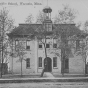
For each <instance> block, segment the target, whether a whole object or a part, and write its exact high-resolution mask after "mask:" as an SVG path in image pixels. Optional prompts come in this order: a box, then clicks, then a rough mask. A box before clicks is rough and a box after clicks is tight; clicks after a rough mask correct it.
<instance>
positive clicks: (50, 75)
mask: <svg viewBox="0 0 88 88" xmlns="http://www.w3.org/2000/svg"><path fill="white" fill-rule="evenodd" d="M44 74H45V75H46V77H47V78H55V77H54V76H53V75H52V74H51V73H50V72H45V73H44Z"/></svg>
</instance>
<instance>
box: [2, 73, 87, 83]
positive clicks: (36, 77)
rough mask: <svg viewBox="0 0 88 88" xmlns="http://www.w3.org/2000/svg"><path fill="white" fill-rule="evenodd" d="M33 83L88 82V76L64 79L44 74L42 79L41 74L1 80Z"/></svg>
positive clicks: (15, 76) (4, 77)
mask: <svg viewBox="0 0 88 88" xmlns="http://www.w3.org/2000/svg"><path fill="white" fill-rule="evenodd" d="M27 82H30V83H33V82H88V76H86V77H84V76H83V75H80V76H78V75H73V76H67V75H64V77H62V76H61V75H60V76H58V77H57V76H56V77H55V76H52V75H51V74H49V73H46V74H44V76H43V77H40V74H36V75H33V74H32V75H23V76H21V75H9V76H8V75H3V76H2V78H0V83H27Z"/></svg>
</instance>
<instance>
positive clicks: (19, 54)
mask: <svg viewBox="0 0 88 88" xmlns="http://www.w3.org/2000/svg"><path fill="white" fill-rule="evenodd" d="M23 44H24V43H23V41H19V42H18V44H17V45H16V52H15V53H16V54H17V57H19V59H18V60H17V62H20V63H21V76H22V62H23V60H25V59H24V57H25V54H26V52H25V47H24V45H23ZM25 61H26V60H25Z"/></svg>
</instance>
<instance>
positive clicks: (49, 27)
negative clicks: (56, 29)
mask: <svg viewBox="0 0 88 88" xmlns="http://www.w3.org/2000/svg"><path fill="white" fill-rule="evenodd" d="M45 29H46V30H47V31H52V23H46V24H45Z"/></svg>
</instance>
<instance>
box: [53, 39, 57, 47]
mask: <svg viewBox="0 0 88 88" xmlns="http://www.w3.org/2000/svg"><path fill="white" fill-rule="evenodd" d="M53 48H57V43H56V39H53Z"/></svg>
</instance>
